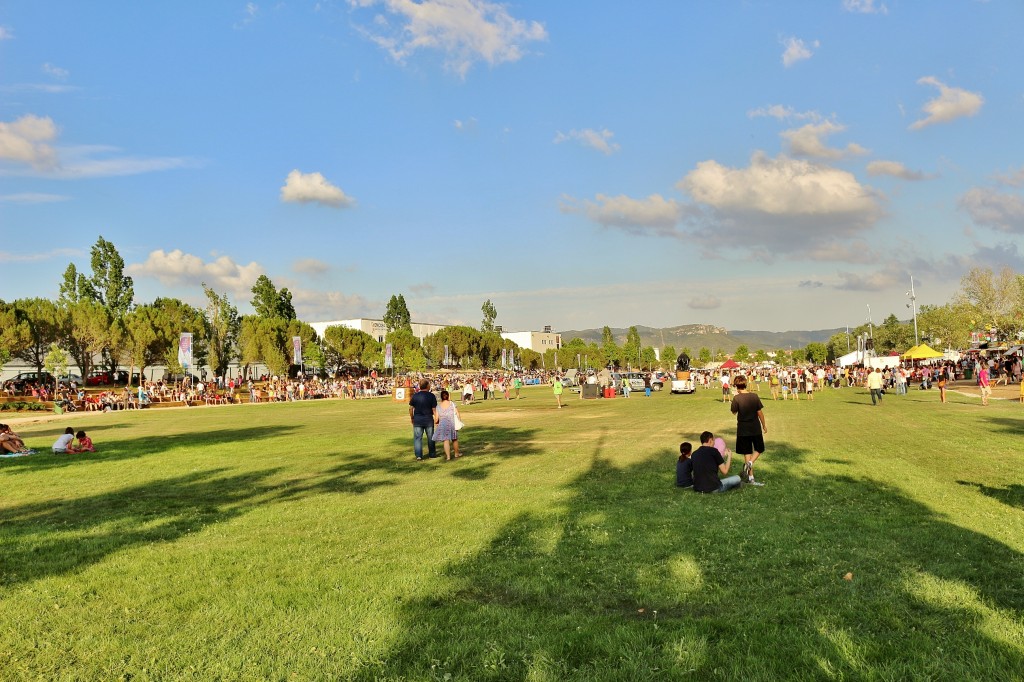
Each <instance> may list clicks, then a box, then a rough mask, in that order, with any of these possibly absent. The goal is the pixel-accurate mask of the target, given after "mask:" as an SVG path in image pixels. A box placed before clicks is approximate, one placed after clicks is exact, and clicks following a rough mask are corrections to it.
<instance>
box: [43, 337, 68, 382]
mask: <svg viewBox="0 0 1024 682" xmlns="http://www.w3.org/2000/svg"><path fill="white" fill-rule="evenodd" d="M44 366H45V368H46V371H47V372H49V373H50V374H52V375H53V376H54V386H53V388H54V390H56V389H57V385H58V384H60V378H61V377H62V376H64V375H65V374H67V373H68V354H67V353H65V352H64V349H63V348H61V347H60V346H58V345H57V344H56V343H51V344H50V351H49V352H48V353H47V354H46V362H45V363H44Z"/></svg>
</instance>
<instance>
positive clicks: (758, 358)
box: [754, 348, 768, 364]
mask: <svg viewBox="0 0 1024 682" xmlns="http://www.w3.org/2000/svg"><path fill="white" fill-rule="evenodd" d="M754 362H756V363H758V364H762V363H765V362H768V352H767V351H766V350H765V349H763V348H758V349H757V350H756V351H754Z"/></svg>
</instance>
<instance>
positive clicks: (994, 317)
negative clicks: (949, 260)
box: [955, 267, 1020, 328]
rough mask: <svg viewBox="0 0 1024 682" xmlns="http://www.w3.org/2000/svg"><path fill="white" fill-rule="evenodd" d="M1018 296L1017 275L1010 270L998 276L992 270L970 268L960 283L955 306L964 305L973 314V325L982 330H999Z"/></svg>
mask: <svg viewBox="0 0 1024 682" xmlns="http://www.w3.org/2000/svg"><path fill="white" fill-rule="evenodd" d="M1019 295H1020V285H1019V284H1018V280H1017V275H1016V274H1015V273H1014V271H1013V270H1012V269H1011V268H1010V267H1004V268H1003V269H1002V270H1000V271H999V273H998V274H996V273H994V272H993V271H992V268H971V270H970V271H969V272H968V273H967V274H966V275H964V276H963V278H962V279H961V280H960V293H959V294H958V295H957V298H956V300H955V302H956V303H966V304H967V305H969V306H971V307H972V308H973V309H974V310H975V313H976V320H975V322H976V323H977V324H978V325H979V326H981V327H983V328H987V327H990V326H997V327H998V326H1000V323H1001V322H1002V321H1003V320H1002V318H1004V317H1007V316H1009V314H1010V311H1011V310H1012V309H1013V307H1014V303H1015V302H1016V301H1017V300H1018V296H1019Z"/></svg>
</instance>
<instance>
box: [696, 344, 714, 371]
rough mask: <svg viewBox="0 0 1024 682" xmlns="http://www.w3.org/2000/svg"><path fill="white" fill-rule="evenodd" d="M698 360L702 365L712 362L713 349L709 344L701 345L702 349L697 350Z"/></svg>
mask: <svg viewBox="0 0 1024 682" xmlns="http://www.w3.org/2000/svg"><path fill="white" fill-rule="evenodd" d="M697 360H698V361H699V362H700V364H701V367H703V366H704V365H706V364H708V363H709V362H711V350H710V349H709V348H708V347H707V346H701V349H700V350H699V351H697Z"/></svg>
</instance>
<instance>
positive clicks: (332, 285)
mask: <svg viewBox="0 0 1024 682" xmlns="http://www.w3.org/2000/svg"><path fill="white" fill-rule="evenodd" d="M1021 26H1024V3H1022V2H1019V1H1018V0H991V1H989V2H980V1H977V0H946V1H942V0H939V1H935V2H928V3H920V2H905V1H904V2H901V1H898V0H887V1H885V2H882V1H881V0H873V1H872V0H821V1H818V2H753V1H747V2H732V1H728V0H723V1H722V2H715V3H690V2H653V1H652V2H637V3H622V2H513V3H495V2H484V1H482V0H420V1H419V2H413V1H412V0H351V1H348V0H336V1H335V2H329V1H326V0H320V1H319V2H313V1H302V2H299V1H284V2H251V3H244V2H216V3H209V2H176V3H136V2H103V3H82V2H48V1H47V0H31V1H29V0H25V1H11V0H4V1H2V2H0V227H2V230H0V233H2V243H0V268H2V271H3V276H2V281H3V284H2V285H0V297H2V298H3V299H5V300H12V299H14V298H19V297H23V296H49V297H56V295H57V288H58V283H59V280H60V276H61V273H62V272H63V271H64V269H65V268H66V267H67V264H68V263H69V262H75V263H76V264H77V265H78V266H79V268H85V269H88V260H89V259H88V252H89V247H90V246H91V245H92V244H93V243H95V241H96V238H97V237H98V236H99V235H102V236H103V237H104V238H106V239H108V240H110V241H112V242H113V243H114V244H115V245H116V246H117V247H118V249H119V250H120V252H121V254H122V256H123V257H124V259H125V261H126V262H127V263H128V267H129V272H130V273H131V274H132V276H133V277H134V278H135V291H136V299H137V301H140V302H144V301H150V300H152V299H153V298H155V297H157V296H167V295H173V296H178V297H180V298H183V299H185V300H188V301H191V302H193V303H199V302H200V299H201V289H200V282H203V281H205V282H207V283H208V284H211V285H212V286H214V288H216V289H217V290H219V291H222V292H227V293H228V294H229V296H230V297H231V298H232V300H233V301H234V302H235V303H236V304H237V305H238V306H239V309H240V310H241V311H243V312H248V311H250V306H249V299H250V298H251V293H250V292H249V289H250V288H251V286H252V283H253V282H254V281H255V279H256V277H257V276H258V275H260V274H266V275H268V276H269V277H270V278H271V279H272V280H273V281H274V283H275V284H276V285H277V286H279V287H281V286H287V287H289V289H291V290H292V292H293V293H294V296H295V302H296V307H297V309H298V312H299V315H300V317H301V318H303V319H306V320H309V321H316V320H327V319H339V318H347V317H356V316H370V317H379V316H380V315H381V314H382V313H383V310H384V307H385V305H386V302H387V300H388V299H389V298H390V296H391V295H392V294H396V293H403V294H404V295H405V298H406V300H407V302H408V304H409V308H410V310H411V312H412V315H413V318H414V319H415V320H417V321H423V322H436V323H456V322H457V323H468V324H471V325H474V326H475V325H479V323H480V319H481V317H482V316H481V312H480V306H481V304H482V303H483V302H484V300H486V299H490V300H491V301H492V302H493V303H494V305H495V307H496V308H497V310H498V319H497V323H499V324H502V325H503V326H504V327H505V328H506V329H538V328H540V327H541V326H543V325H546V324H550V325H553V326H554V327H555V328H556V329H580V328H589V327H596V326H601V325H605V324H608V325H611V326H628V325H630V324H643V325H650V326H668V325H676V324H687V323H710V324H718V325H722V326H725V327H728V328H732V329H766V330H787V329H809V328H815V329H817V328H829V327H838V326H843V325H846V324H850V325H851V326H852V325H857V324H860V323H862V322H864V321H866V319H867V307H868V306H870V307H871V311H872V317H873V318H874V320H875V321H876V322H877V321H879V320H880V319H882V318H883V317H884V316H886V315H888V314H889V313H892V312H895V313H897V314H898V315H900V316H901V317H909V311H907V310H906V307H905V304H906V303H907V301H908V299H907V297H906V295H905V292H906V290H907V289H909V284H910V276H911V274H913V276H914V278H915V283H916V285H917V295H918V303H919V304H921V303H943V302H946V301H947V300H949V298H950V297H951V296H952V295H953V294H954V293H955V291H956V289H957V287H958V285H959V279H960V277H961V275H962V274H963V273H964V272H966V271H967V270H968V269H969V268H971V267H973V266H978V265H980V266H991V267H1001V266H1003V265H1010V266H1011V267H1014V268H1015V269H1017V270H1018V271H1020V272H1024V254H1022V240H1021V236H1022V234H1024V133H1022V131H1021V122H1022V121H1024V69H1022V68H1021V65H1022V64H1024V41H1021V40H1020V27H1021Z"/></svg>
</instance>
